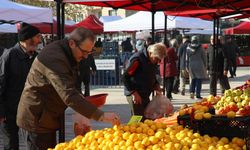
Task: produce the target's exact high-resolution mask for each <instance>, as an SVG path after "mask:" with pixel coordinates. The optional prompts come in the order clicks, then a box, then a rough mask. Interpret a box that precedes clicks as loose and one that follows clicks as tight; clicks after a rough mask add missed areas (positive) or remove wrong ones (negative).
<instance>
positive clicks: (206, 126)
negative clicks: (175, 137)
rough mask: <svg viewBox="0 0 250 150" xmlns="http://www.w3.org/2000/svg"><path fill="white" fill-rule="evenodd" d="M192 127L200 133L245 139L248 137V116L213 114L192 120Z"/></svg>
mask: <svg viewBox="0 0 250 150" xmlns="http://www.w3.org/2000/svg"><path fill="white" fill-rule="evenodd" d="M192 129H193V130H194V131H196V132H199V133H200V134H201V135H204V134H208V135H210V136H217V137H227V138H230V139H232V138H233V137H240V138H245V139H246V138H249V137H250V117H235V118H227V117H226V116H213V117H212V118H211V119H202V120H192Z"/></svg>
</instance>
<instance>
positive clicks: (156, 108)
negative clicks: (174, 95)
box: [144, 95, 174, 120]
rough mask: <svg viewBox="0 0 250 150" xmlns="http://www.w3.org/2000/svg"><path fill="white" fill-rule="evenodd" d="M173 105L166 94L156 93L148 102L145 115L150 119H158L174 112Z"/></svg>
mask: <svg viewBox="0 0 250 150" xmlns="http://www.w3.org/2000/svg"><path fill="white" fill-rule="evenodd" d="M173 109H174V107H173V105H172V103H171V102H170V100H169V99H168V98H167V97H166V96H164V95H156V96H154V97H153V99H152V101H150V103H149V104H148V106H147V108H146V110H145V112H144V116H145V117H146V118H148V119H153V120H154V119H158V118H161V117H164V116H165V115H168V114H170V113H172V112H173Z"/></svg>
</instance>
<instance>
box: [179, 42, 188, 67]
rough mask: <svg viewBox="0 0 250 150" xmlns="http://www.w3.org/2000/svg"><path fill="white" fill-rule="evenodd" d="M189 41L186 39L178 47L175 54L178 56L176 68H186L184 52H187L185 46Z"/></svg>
mask: <svg viewBox="0 0 250 150" xmlns="http://www.w3.org/2000/svg"><path fill="white" fill-rule="evenodd" d="M189 43H190V41H189V40H187V41H186V42H184V43H183V44H181V46H180V47H179V49H178V52H177V56H178V64H177V66H178V70H185V69H186V68H187V66H186V52H187V47H188V45H189Z"/></svg>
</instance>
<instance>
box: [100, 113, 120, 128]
mask: <svg viewBox="0 0 250 150" xmlns="http://www.w3.org/2000/svg"><path fill="white" fill-rule="evenodd" d="M100 121H103V122H109V123H111V124H112V125H120V118H119V116H118V115H117V114H115V113H113V112H105V113H104V114H103V116H102V118H101V119H100Z"/></svg>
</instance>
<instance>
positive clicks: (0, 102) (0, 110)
mask: <svg viewBox="0 0 250 150" xmlns="http://www.w3.org/2000/svg"><path fill="white" fill-rule="evenodd" d="M8 62H9V52H8V51H7V50H5V51H4V52H3V54H2V56H1V57H0V117H4V116H5V110H4V98H3V93H4V91H5V85H6V78H7V75H8V70H7V68H8Z"/></svg>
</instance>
